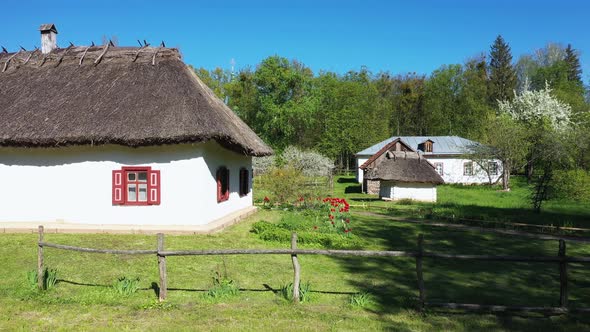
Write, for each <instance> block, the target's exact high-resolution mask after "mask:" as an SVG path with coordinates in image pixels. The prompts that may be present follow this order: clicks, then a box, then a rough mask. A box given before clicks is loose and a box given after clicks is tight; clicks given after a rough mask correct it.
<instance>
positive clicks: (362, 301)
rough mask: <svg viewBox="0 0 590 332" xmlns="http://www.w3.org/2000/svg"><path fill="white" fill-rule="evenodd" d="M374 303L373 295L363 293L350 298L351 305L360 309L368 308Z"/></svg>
mask: <svg viewBox="0 0 590 332" xmlns="http://www.w3.org/2000/svg"><path fill="white" fill-rule="evenodd" d="M373 303H374V299H373V295H371V294H369V293H366V292H362V293H357V294H353V295H352V296H350V305H351V306H353V307H358V308H367V307H368V306H370V305H372V304H373Z"/></svg>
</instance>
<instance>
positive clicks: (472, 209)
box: [430, 203, 590, 228]
mask: <svg viewBox="0 0 590 332" xmlns="http://www.w3.org/2000/svg"><path fill="white" fill-rule="evenodd" d="M430 210H431V211H432V215H431V217H432V218H466V219H478V220H486V221H510V222H522V223H530V224H537V225H554V226H564V227H582V228H590V216H589V215H588V214H586V213H568V212H554V211H547V210H542V211H541V212H540V213H536V212H534V211H533V210H532V209H527V208H496V207H488V206H479V205H462V204H450V203H445V204H435V205H432V208H431V209H430Z"/></svg>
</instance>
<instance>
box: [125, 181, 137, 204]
mask: <svg viewBox="0 0 590 332" xmlns="http://www.w3.org/2000/svg"><path fill="white" fill-rule="evenodd" d="M127 200H128V201H130V202H136V201H137V192H136V188H135V185H134V184H130V185H128V186H127Z"/></svg>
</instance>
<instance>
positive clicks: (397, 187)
mask: <svg viewBox="0 0 590 332" xmlns="http://www.w3.org/2000/svg"><path fill="white" fill-rule="evenodd" d="M379 197H381V198H383V199H387V200H394V201H396V200H400V199H413V200H416V201H422V202H436V185H434V184H432V183H405V182H393V181H381V186H380V188H379Z"/></svg>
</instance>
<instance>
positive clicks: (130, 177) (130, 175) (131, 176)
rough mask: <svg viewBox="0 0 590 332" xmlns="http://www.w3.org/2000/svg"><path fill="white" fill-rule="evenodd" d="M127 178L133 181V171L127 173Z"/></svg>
mask: <svg viewBox="0 0 590 332" xmlns="http://www.w3.org/2000/svg"><path fill="white" fill-rule="evenodd" d="M127 180H129V181H135V173H127Z"/></svg>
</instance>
